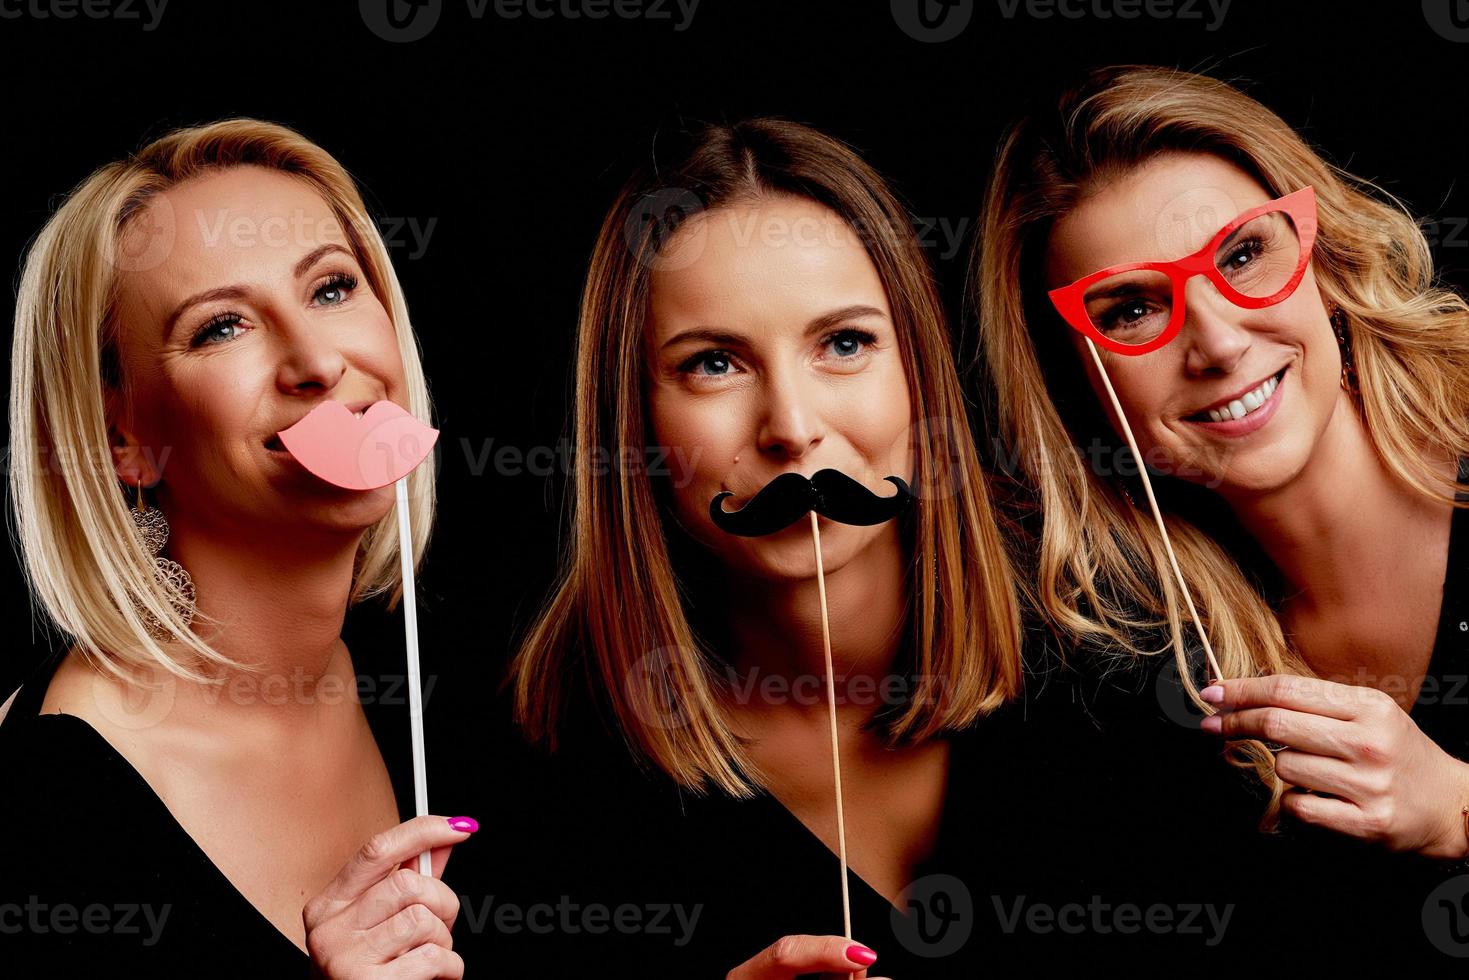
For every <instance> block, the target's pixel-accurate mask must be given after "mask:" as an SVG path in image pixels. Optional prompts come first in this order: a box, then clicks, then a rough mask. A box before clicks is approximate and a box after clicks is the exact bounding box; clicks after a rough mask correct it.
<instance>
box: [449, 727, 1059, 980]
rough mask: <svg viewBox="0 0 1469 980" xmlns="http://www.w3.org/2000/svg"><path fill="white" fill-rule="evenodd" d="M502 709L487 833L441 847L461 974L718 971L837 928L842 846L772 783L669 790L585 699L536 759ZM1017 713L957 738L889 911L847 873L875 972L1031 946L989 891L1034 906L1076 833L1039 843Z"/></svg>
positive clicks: (1034, 764) (946, 967)
mask: <svg viewBox="0 0 1469 980" xmlns="http://www.w3.org/2000/svg"><path fill="white" fill-rule="evenodd" d="M497 707H498V716H497V718H498V721H499V723H500V725H501V726H503V727H501V729H500V734H499V735H498V736H497V737H492V738H491V739H490V742H491V744H493V745H495V746H497V749H496V751H495V753H494V757H493V758H490V759H487V760H486V765H485V770H484V776H485V778H484V780H483V782H482V783H481V788H482V790H483V792H484V793H485V797H484V802H483V803H481V804H479V808H480V809H482V810H484V812H485V813H488V814H491V815H492V816H491V820H490V822H491V823H493V825H494V827H495V834H494V839H493V840H492V841H491V840H487V841H484V842H476V843H477V844H479V843H483V844H485V845H486V846H483V847H464V848H460V849H459V850H457V851H456V852H455V856H454V858H453V862H454V863H455V864H457V865H458V867H457V869H456V871H457V872H458V875H459V877H458V879H457V880H458V881H460V882H461V883H463V882H468V883H470V884H471V885H472V886H473V887H471V888H470V889H468V890H466V891H464V892H462V893H461V895H460V899H461V903H462V904H461V910H460V915H459V920H458V922H457V923H456V927H455V932H454V936H455V943H456V945H455V948H456V949H457V950H459V951H461V953H462V955H464V957H465V960H466V963H468V964H470V965H471V967H475V966H476V965H477V968H478V970H480V971H487V972H488V973H489V974H490V975H493V976H499V975H505V976H576V975H586V976H597V975H602V973H603V972H604V971H605V972H606V973H607V974H610V975H617V976H621V975H630V976H631V975H636V976H642V977H677V978H684V977H723V976H724V975H725V974H726V973H727V972H728V971H729V970H731V969H732V968H734V967H735V966H737V965H739V964H740V963H742V962H744V961H745V960H746V959H748V958H750V957H751V956H753V955H755V954H756V953H758V952H759V951H760V950H761V949H763V948H764V947H766V946H768V945H769V944H771V943H773V942H775V941H776V940H777V939H779V938H780V937H782V936H785V935H790V934H820V935H841V934H842V915H841V912H842V905H841V883H840V878H839V870H840V865H839V862H838V859H837V856H836V855H835V853H833V851H831V850H830V849H829V848H827V846H826V845H825V844H824V843H823V842H822V841H821V840H820V838H818V837H817V836H816V835H815V834H813V833H812V832H811V831H810V830H809V829H808V828H807V827H806V826H805V825H804V824H802V823H801V821H800V820H799V819H798V818H797V817H796V816H795V815H794V814H792V813H791V812H790V811H789V810H787V809H786V808H785V807H784V806H783V805H782V804H781V803H780V802H779V801H778V800H776V799H775V798H774V797H773V796H771V795H770V794H768V793H763V792H762V793H759V794H757V795H756V796H754V797H753V798H750V799H744V800H737V799H733V798H731V797H728V796H726V795H725V794H723V793H722V792H719V791H717V790H715V791H711V792H710V793H709V794H707V795H698V794H694V793H690V792H687V791H681V790H680V789H679V788H678V787H676V786H675V785H674V783H673V782H672V780H670V779H668V778H667V777H665V776H663V775H662V774H659V773H652V772H649V771H647V770H645V769H642V768H640V767H638V766H637V765H636V764H634V762H633V761H632V758H631V756H630V754H629V752H628V750H627V748H626V746H625V745H624V744H623V742H622V739H621V737H620V736H619V735H617V734H614V733H613V732H612V731H610V730H609V729H607V728H605V727H603V726H602V725H601V724H600V723H598V722H595V721H591V720H590V718H591V716H592V715H593V714H594V712H592V711H591V710H589V709H588V708H587V707H585V706H583V707H582V710H581V711H580V712H579V713H578V714H574V716H577V717H580V718H581V720H582V723H581V724H579V725H575V726H573V727H572V728H571V730H570V731H568V732H564V733H563V739H564V742H563V744H562V745H561V746H560V747H559V748H558V751H557V752H556V753H555V754H554V755H552V756H549V757H548V756H546V755H545V754H544V753H543V752H542V750H540V749H539V748H535V747H531V746H527V745H525V744H524V743H523V742H520V741H519V740H518V738H517V737H516V736H515V735H514V734H513V733H512V732H511V731H510V730H509V722H508V713H507V709H506V707H505V704H504V702H503V700H502V701H500V702H499V703H498V705H497ZM1023 715H1024V710H1023V707H1022V706H1020V705H1016V706H1013V707H1012V708H1009V709H1005V710H1002V711H1001V712H999V713H997V714H995V715H992V716H990V717H988V718H986V719H983V720H982V721H980V722H979V723H978V724H976V725H975V726H973V727H971V728H970V729H968V730H966V731H964V732H960V733H957V734H954V735H952V736H950V741H951V755H950V776H949V784H948V791H947V793H946V795H945V801H944V805H943V813H942V817H941V823H940V827H939V832H938V840H937V845H936V849H935V851H934V853H933V854H932V855H931V856H930V858H929V859H927V860H926V861H924V862H923V863H922V865H921V866H920V867H919V868H918V871H917V874H916V875H915V879H914V883H913V885H911V886H910V891H909V893H907V894H906V895H905V896H904V910H903V911H902V912H900V911H899V910H898V909H897V908H896V907H894V906H893V905H892V904H890V903H889V902H888V900H887V899H886V898H884V897H883V896H882V895H881V894H880V893H878V892H877V891H876V890H875V889H873V888H872V887H871V886H869V885H868V884H867V883H866V882H865V881H863V880H862V879H861V878H860V877H859V876H858V875H857V874H856V873H854V872H852V871H851V869H850V868H849V869H848V878H847V880H848V887H849V891H850V896H851V916H852V932H853V936H854V939H855V941H857V942H860V943H864V944H866V945H868V946H871V947H872V948H874V949H876V950H877V951H878V954H879V959H878V963H877V964H876V965H875V966H874V967H873V968H872V970H871V971H870V972H871V973H872V975H873V976H885V977H886V976H891V977H896V978H920V977H963V976H975V975H978V971H979V970H981V969H984V968H989V969H993V968H995V967H996V966H1003V965H1005V964H1006V963H1012V962H1013V963H1015V964H1017V965H1018V964H1019V963H1020V962H1021V960H1022V951H1023V952H1024V956H1025V957H1029V956H1032V955H1036V954H1038V953H1040V952H1041V951H1042V950H1041V949H1040V948H1039V946H1038V945H1037V944H1036V943H1035V942H1034V937H1031V936H1029V935H1026V934H1024V932H1023V930H1022V931H1021V933H1020V934H1019V935H1013V936H1007V935H1006V934H1005V932H1004V928H1003V925H1002V922H1001V919H1000V917H999V916H998V915H997V913H996V911H995V898H994V896H999V897H1000V899H1001V901H1002V905H1003V908H1004V910H1005V914H1006V915H1007V916H1010V915H1013V909H1014V907H1015V903H1017V902H1019V903H1021V906H1022V909H1024V908H1028V904H1027V903H1033V902H1037V901H1042V900H1043V896H1044V895H1045V894H1046V892H1047V889H1048V888H1055V887H1056V882H1057V881H1058V880H1064V876H1058V875H1057V873H1056V868H1057V867H1058V866H1062V865H1064V864H1065V863H1066V862H1067V861H1069V860H1070V859H1071V858H1072V857H1073V856H1075V854H1076V852H1077V850H1078V849H1079V848H1081V847H1083V846H1084V842H1083V841H1080V840H1077V839H1074V838H1072V839H1068V838H1058V839H1052V840H1044V841H1043V840H1041V839H1040V837H1041V836H1042V835H1044V834H1045V833H1046V831H1045V830H1044V828H1042V827H1040V826H1038V825H1037V824H1036V822H1035V817H1034V808H1033V806H1032V799H1033V795H1032V793H1031V792H1030V788H1031V787H1032V786H1036V785H1039V784H1041V783H1043V782H1044V781H1045V780H1046V779H1047V775H1048V772H1049V767H1050V763H1049V761H1048V760H1046V759H1045V758H1043V755H1044V752H1043V751H1040V746H1039V745H1038V743H1036V742H1035V741H1034V740H1030V741H1029V746H1027V740H1026V738H1025V735H1024V730H1025V728H1026V724H1027V723H1026V721H1025V719H1024V717H1023ZM498 747H503V748H498ZM851 805H852V804H851V803H850V802H849V803H848V808H849V811H850V807H851ZM1022 914H1023V911H1022ZM1054 952H1055V951H1054V950H1052V953H1053V954H1054ZM1027 962H1028V960H1027Z"/></svg>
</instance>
